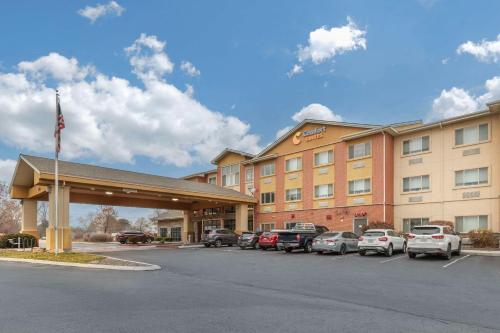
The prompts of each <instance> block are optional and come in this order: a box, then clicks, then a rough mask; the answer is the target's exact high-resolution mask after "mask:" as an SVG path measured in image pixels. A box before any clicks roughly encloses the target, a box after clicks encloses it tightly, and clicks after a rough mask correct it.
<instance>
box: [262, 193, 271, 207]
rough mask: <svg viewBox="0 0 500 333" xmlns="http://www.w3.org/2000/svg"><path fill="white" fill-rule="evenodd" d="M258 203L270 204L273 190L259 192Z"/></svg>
mask: <svg viewBox="0 0 500 333" xmlns="http://www.w3.org/2000/svg"><path fill="white" fill-rule="evenodd" d="M260 203H262V204H270V203H274V192H266V193H261V194H260Z"/></svg>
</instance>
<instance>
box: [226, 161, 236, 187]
mask: <svg viewBox="0 0 500 333" xmlns="http://www.w3.org/2000/svg"><path fill="white" fill-rule="evenodd" d="M239 184H240V165H239V164H233V165H228V166H225V167H222V186H233V185H239Z"/></svg>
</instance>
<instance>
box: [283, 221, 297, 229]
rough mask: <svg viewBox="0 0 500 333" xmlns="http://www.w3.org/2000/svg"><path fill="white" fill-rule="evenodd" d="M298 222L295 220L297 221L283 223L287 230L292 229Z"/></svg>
mask: <svg viewBox="0 0 500 333" xmlns="http://www.w3.org/2000/svg"><path fill="white" fill-rule="evenodd" d="M297 223H298V222H295V221H287V222H285V223H284V224H283V227H284V228H285V229H286V230H291V229H292V228H293V227H295V226H296V225H297Z"/></svg>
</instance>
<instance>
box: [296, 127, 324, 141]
mask: <svg viewBox="0 0 500 333" xmlns="http://www.w3.org/2000/svg"><path fill="white" fill-rule="evenodd" d="M325 132H326V127H325V126H323V127H316V128H313V129H310V130H307V131H304V132H297V133H295V134H294V136H293V138H292V141H293V144H294V145H298V144H300V143H301V142H302V140H304V141H305V142H308V141H312V140H317V139H321V138H322V137H324V136H325Z"/></svg>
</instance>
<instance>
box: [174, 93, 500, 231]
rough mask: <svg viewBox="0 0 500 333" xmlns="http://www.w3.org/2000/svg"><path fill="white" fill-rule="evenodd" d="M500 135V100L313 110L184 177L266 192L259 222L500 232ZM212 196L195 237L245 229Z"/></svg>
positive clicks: (264, 226) (256, 215)
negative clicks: (445, 112)
mask: <svg viewBox="0 0 500 333" xmlns="http://www.w3.org/2000/svg"><path fill="white" fill-rule="evenodd" d="M499 144H500V102H496V103H492V104H489V105H488V109H487V110H484V111H481V112H477V113H473V114H468V115H464V116H461V117H456V118H453V119H447V120H442V121H439V122H435V123H430V124H423V123H422V122H421V121H412V122H407V123H398V124H389V125H382V126H381V125H368V124H353V123H344V122H334V121H318V120H304V121H302V122H301V123H299V124H298V125H297V126H295V127H294V128H293V129H291V130H290V131H288V133H286V134H284V135H283V136H282V137H280V138H279V139H278V140H276V141H275V142H274V143H272V144H271V145H269V146H268V147H266V148H265V149H264V150H263V151H261V152H260V153H259V154H257V155H255V156H254V155H252V154H248V153H245V152H241V151H237V150H232V149H225V150H224V151H223V152H221V153H220V154H219V155H217V156H216V157H215V158H214V160H213V161H212V163H213V164H214V165H215V166H216V169H214V170H210V171H207V172H203V173H198V174H195V175H190V176H187V177H184V179H187V180H191V181H197V182H206V183H212V184H216V185H217V186H222V187H225V188H228V189H233V190H235V191H238V192H241V193H245V194H248V195H251V196H254V197H255V198H257V199H258V203H257V204H256V205H255V206H254V207H249V211H248V229H249V230H253V229H260V230H271V229H281V228H291V227H293V226H294V224H295V223H297V222H312V223H315V224H318V225H324V226H327V227H328V228H329V229H331V230H333V229H335V230H352V231H354V232H359V230H360V228H362V227H363V226H364V225H366V224H368V223H369V222H373V221H385V222H388V223H393V224H394V225H395V228H396V229H397V230H404V231H407V230H408V229H409V228H410V226H412V225H418V224H423V223H427V222H430V221H438V220H439V221H450V222H453V223H455V225H456V229H457V230H458V231H460V232H467V231H469V230H471V229H477V228H487V229H490V230H492V231H495V232H500V222H499V221H500V207H499V204H500V179H499V176H500V174H499V173H500V153H499V150H498V147H499ZM212 206H213V207H212ZM212 206H211V207H207V208H206V209H203V210H199V211H195V212H193V216H192V218H191V220H192V221H193V223H194V231H193V237H194V238H193V239H194V240H199V238H200V235H201V233H202V232H203V231H204V230H208V229H211V228H215V227H218V228H220V227H225V228H229V229H235V227H234V218H233V216H234V214H235V213H237V212H235V208H233V207H231V206H228V207H226V206H223V205H219V204H218V203H216V202H214V203H213V205H212ZM236 231H237V232H241V231H244V230H236Z"/></svg>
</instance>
